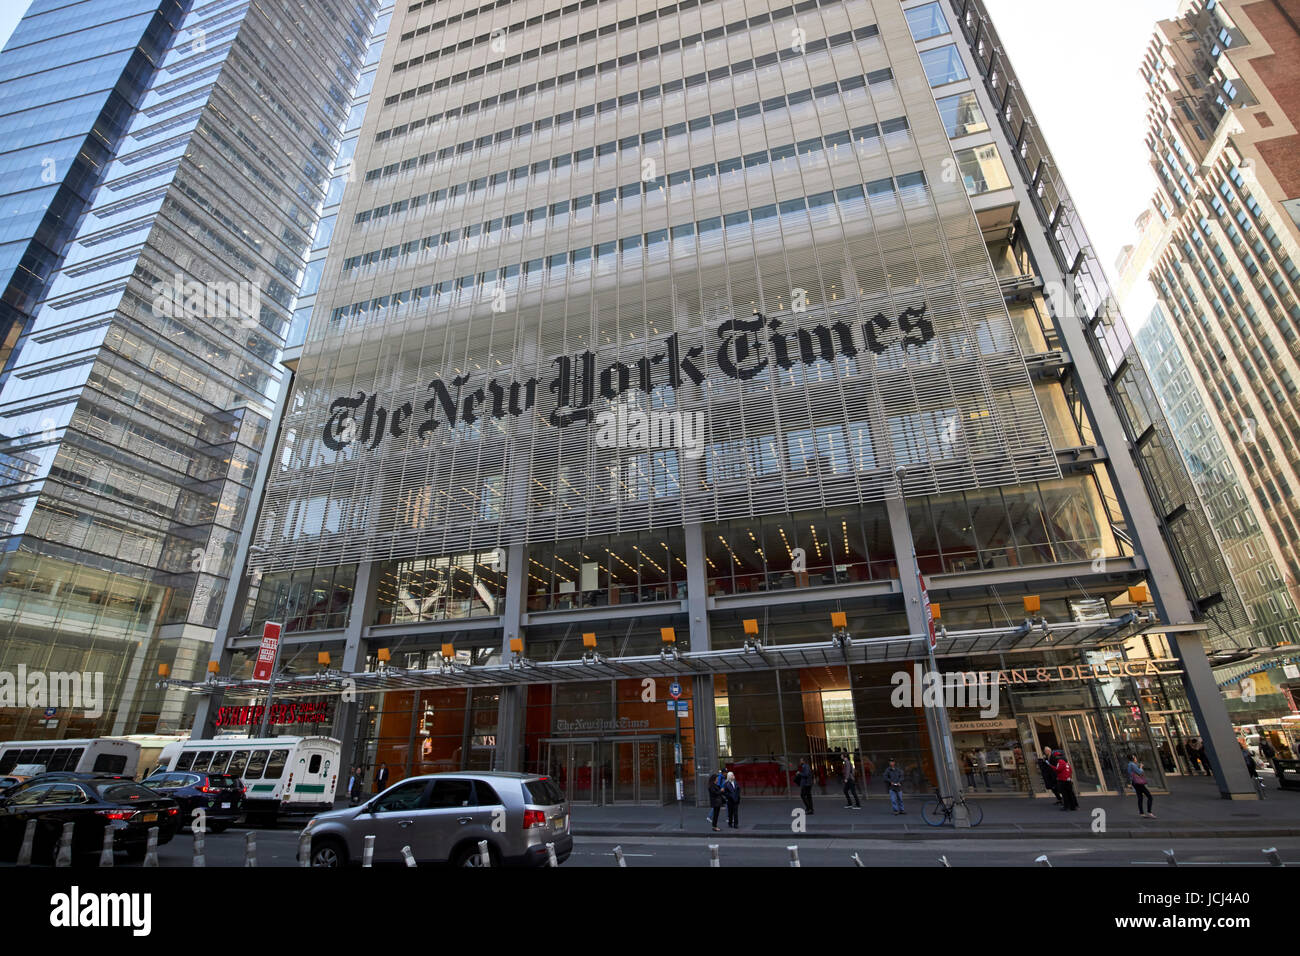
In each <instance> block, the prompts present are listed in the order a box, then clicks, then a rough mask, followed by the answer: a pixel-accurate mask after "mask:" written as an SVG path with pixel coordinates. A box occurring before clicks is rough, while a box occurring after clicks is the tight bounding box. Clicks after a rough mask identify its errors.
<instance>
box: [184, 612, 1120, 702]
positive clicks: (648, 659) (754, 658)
mask: <svg viewBox="0 0 1300 956" xmlns="http://www.w3.org/2000/svg"><path fill="white" fill-rule="evenodd" d="M1133 633H1135V627H1134V624H1133V622H1132V619H1131V618H1128V617H1126V618H1120V619H1118V620H1103V621H1071V622H1066V623H1060V624H1050V625H1047V624H1044V623H1042V622H1039V623H1035V624H1029V623H1026V624H1022V625H1020V626H1019V627H1002V628H981V629H977V630H970V631H941V633H940V636H939V638H938V644H937V646H936V648H935V656H936V658H953V657H969V656H975V655H983V654H999V653H1002V654H1018V653H1025V652H1031V651H1045V650H1079V649H1084V648H1088V647H1096V646H1099V645H1102V644H1112V643H1117V642H1119V641H1122V640H1124V639H1125V638H1127V637H1130V636H1132V634H1133ZM927 641H928V635H926V634H901V635H897V636H888V637H873V638H864V639H861V640H854V639H853V638H851V637H850V638H847V639H844V640H841V639H839V638H835V639H832V640H828V641H818V642H815V643H810V644H758V643H755V642H750V643H747V644H746V645H745V646H743V647H737V648H730V649H727V650H716V651H684V652H676V653H675V652H673V651H664V652H662V653H660V654H648V655H643V656H638V657H602V656H600V655H598V654H589V655H587V656H586V657H585V658H582V659H580V660H564V661H532V660H528V659H526V658H525V659H516V660H515V661H514V662H512V663H509V664H492V665H467V664H462V663H459V662H455V661H451V662H448V663H446V664H444V665H442V666H439V667H434V668H426V669H422V670H403V669H401V668H397V667H385V668H382V669H380V670H374V671H364V672H361V673H356V674H344V673H341V672H338V671H326V672H323V673H319V674H299V675H289V676H284V677H279V678H276V680H275V688H274V690H275V696H277V697H309V696H321V695H339V694H344V693H352V694H374V693H382V692H385V691H403V690H432V689H437V688H451V687H474V686H488V687H504V686H512V685H520V684H555V683H568V682H572V681H598V680H614V679H620V678H623V679H625V678H642V677H654V678H662V677H667V676H676V677H686V676H690V675H692V674H699V675H704V676H707V675H711V674H735V673H744V672H746V671H768V670H775V669H793V668H802V667H836V666H844V665H846V664H878V663H889V662H898V663H903V662H910V661H916V660H923V659H925V657H926V653H927ZM940 667H942V664H941V665H940ZM161 683H163V684H167V685H169V686H173V687H183V688H186V689H189V690H191V691H194V692H196V693H202V694H211V693H215V692H222V693H225V694H227V695H229V696H231V697H234V698H248V699H255V698H259V697H262V696H264V695H265V694H266V691H267V684H266V682H264V681H252V680H236V679H229V678H220V677H216V678H214V679H210V680H207V681H203V682H190V681H180V680H167V681H162V682H161Z"/></svg>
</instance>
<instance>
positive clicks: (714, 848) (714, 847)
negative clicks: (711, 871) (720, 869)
mask: <svg viewBox="0 0 1300 956" xmlns="http://www.w3.org/2000/svg"><path fill="white" fill-rule="evenodd" d="M709 866H722V860H720V859H718V844H717V843H710V844H709Z"/></svg>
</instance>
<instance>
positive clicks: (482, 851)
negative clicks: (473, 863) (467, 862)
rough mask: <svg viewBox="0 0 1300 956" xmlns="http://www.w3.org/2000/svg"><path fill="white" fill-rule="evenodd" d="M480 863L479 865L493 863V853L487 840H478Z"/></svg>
mask: <svg viewBox="0 0 1300 956" xmlns="http://www.w3.org/2000/svg"><path fill="white" fill-rule="evenodd" d="M478 865H479V866H491V865H492V854H490V853H489V852H488V842H487V840H479V841H478Z"/></svg>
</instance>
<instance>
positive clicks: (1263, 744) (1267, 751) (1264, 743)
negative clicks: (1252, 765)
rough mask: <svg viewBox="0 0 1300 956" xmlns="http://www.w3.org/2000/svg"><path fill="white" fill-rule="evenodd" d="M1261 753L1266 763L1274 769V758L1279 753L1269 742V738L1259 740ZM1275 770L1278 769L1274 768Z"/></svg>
mask: <svg viewBox="0 0 1300 956" xmlns="http://www.w3.org/2000/svg"><path fill="white" fill-rule="evenodd" d="M1259 753H1260V756H1262V757H1263V758H1264V762H1265V763H1266V764H1268V765H1269V766H1270V767H1273V758H1274V757H1276V756H1277V751H1276V750H1274V749H1273V745H1272V744H1271V743H1269V742H1268V738H1267V737H1260V738H1259ZM1273 769H1274V770H1276V769H1277V768H1276V767H1273Z"/></svg>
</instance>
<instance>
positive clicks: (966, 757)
mask: <svg viewBox="0 0 1300 956" xmlns="http://www.w3.org/2000/svg"><path fill="white" fill-rule="evenodd" d="M962 760H963V761H964V762H965V765H964V767H963V769H964V770H965V771H966V786H967V787H969V788H970V789H971V790H974V789H975V761H974V759H973V758H972V756H971V754H969V753H966V754H963V755H962Z"/></svg>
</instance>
